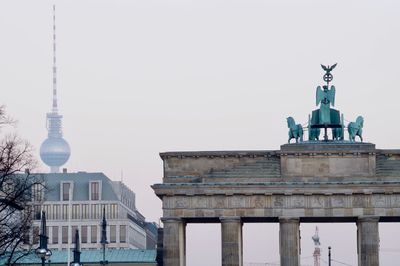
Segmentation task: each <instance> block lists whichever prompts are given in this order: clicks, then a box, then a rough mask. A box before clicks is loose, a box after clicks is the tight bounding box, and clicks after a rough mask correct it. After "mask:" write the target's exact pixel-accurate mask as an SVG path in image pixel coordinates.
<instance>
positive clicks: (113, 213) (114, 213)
mask: <svg viewBox="0 0 400 266" xmlns="http://www.w3.org/2000/svg"><path fill="white" fill-rule="evenodd" d="M110 218H111V219H117V204H111V213H110Z"/></svg>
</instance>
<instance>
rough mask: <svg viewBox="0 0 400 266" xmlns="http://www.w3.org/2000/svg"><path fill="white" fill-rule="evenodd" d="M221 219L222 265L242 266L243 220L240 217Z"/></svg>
mask: <svg viewBox="0 0 400 266" xmlns="http://www.w3.org/2000/svg"><path fill="white" fill-rule="evenodd" d="M220 221H221V245H222V248H221V250H222V266H242V265H243V237H242V221H241V219H240V217H220Z"/></svg>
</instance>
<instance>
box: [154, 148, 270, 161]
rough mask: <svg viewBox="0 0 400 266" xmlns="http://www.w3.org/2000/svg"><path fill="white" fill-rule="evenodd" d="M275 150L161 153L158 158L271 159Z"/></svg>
mask: <svg viewBox="0 0 400 266" xmlns="http://www.w3.org/2000/svg"><path fill="white" fill-rule="evenodd" d="M277 155H278V152H277V151H276V150H256V151H187V152H185V151H182V152H180V151H177V152H162V153H160V157H161V158H162V159H163V160H164V159H169V158H179V159H184V158H211V159H212V158H228V157H234V158H241V157H248V158H256V157H273V156H277Z"/></svg>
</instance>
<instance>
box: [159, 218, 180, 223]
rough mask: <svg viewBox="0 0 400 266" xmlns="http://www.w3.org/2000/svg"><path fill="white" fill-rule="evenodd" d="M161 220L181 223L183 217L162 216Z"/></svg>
mask: <svg viewBox="0 0 400 266" xmlns="http://www.w3.org/2000/svg"><path fill="white" fill-rule="evenodd" d="M161 222H163V223H181V222H183V219H182V218H179V217H162V218H161Z"/></svg>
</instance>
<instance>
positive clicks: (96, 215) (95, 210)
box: [91, 204, 100, 219]
mask: <svg viewBox="0 0 400 266" xmlns="http://www.w3.org/2000/svg"><path fill="white" fill-rule="evenodd" d="M99 208H100V205H99V204H93V205H92V206H91V217H92V219H100V210H99Z"/></svg>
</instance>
